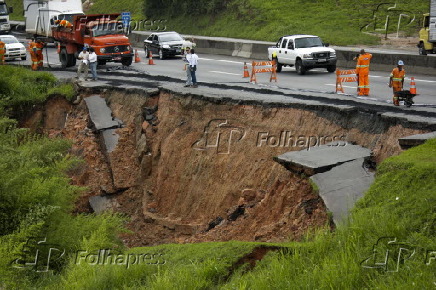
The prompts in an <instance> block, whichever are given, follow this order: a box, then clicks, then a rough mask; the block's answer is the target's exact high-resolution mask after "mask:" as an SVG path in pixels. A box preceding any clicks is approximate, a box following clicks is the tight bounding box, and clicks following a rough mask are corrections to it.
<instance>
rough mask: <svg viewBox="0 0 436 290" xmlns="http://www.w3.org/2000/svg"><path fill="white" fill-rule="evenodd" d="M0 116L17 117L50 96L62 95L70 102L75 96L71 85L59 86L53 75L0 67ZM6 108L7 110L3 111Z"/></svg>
mask: <svg viewBox="0 0 436 290" xmlns="http://www.w3.org/2000/svg"><path fill="white" fill-rule="evenodd" d="M0 74H1V75H2V78H1V79H0V114H1V112H3V113H5V110H8V111H9V116H15V117H19V116H20V115H22V114H23V113H25V112H26V110H28V109H29V108H31V106H32V105H37V104H42V103H44V102H45V101H46V100H47V98H48V97H49V96H50V95H54V94H55V95H62V96H64V97H65V98H67V99H68V100H72V99H73V98H74V96H75V95H76V92H75V90H74V87H73V86H72V84H65V83H64V84H60V83H58V81H57V79H56V78H55V77H54V75H53V74H51V73H48V72H36V71H32V70H30V69H27V68H23V67H19V66H12V65H4V66H0ZM5 108H7V109H5Z"/></svg>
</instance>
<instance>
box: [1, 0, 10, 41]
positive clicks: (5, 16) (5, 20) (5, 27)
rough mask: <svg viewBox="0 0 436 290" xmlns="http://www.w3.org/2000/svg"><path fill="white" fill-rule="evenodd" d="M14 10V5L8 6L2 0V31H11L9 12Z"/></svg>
mask: <svg viewBox="0 0 436 290" xmlns="http://www.w3.org/2000/svg"><path fill="white" fill-rule="evenodd" d="M12 11H13V10H12V7H8V6H7V5H6V2H5V1H4V0H0V33H9V32H10V31H11V23H10V22H9V14H10V13H12Z"/></svg>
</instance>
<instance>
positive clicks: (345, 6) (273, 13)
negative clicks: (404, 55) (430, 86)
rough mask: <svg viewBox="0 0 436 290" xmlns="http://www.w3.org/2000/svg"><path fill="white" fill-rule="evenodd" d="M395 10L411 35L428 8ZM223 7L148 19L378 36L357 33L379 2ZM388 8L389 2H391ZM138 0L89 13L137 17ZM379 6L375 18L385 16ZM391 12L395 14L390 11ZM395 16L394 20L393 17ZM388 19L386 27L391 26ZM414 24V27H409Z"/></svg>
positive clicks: (216, 32) (235, 31)
mask: <svg viewBox="0 0 436 290" xmlns="http://www.w3.org/2000/svg"><path fill="white" fill-rule="evenodd" d="M396 2H397V8H398V9H399V10H401V11H407V13H408V14H409V15H413V14H415V15H416V16H417V21H416V22H414V23H413V24H412V25H409V26H408V27H405V26H402V29H405V30H408V31H409V32H410V31H411V33H412V34H413V33H415V31H416V25H418V22H419V21H418V20H419V19H420V18H421V16H420V15H421V14H422V13H423V12H427V10H428V6H429V4H428V1H427V0H416V1H413V2H411V1H407V0H399V1H396ZM228 3H229V4H228V5H227V9H225V10H223V11H217V12H216V13H214V14H213V15H201V16H195V17H187V16H185V15H180V14H178V15H167V14H166V9H165V8H163V9H162V11H161V12H160V13H159V14H158V15H153V16H152V17H150V18H151V19H153V20H157V19H165V20H166V21H167V22H166V23H167V30H176V31H179V32H181V33H186V34H196V35H209V36H226V37H237V38H247V39H256V40H265V41H275V40H277V38H278V37H280V36H282V35H284V34H298V33H309V34H316V35H319V36H321V37H322V38H323V39H324V41H326V42H330V43H332V44H336V45H351V44H373V43H375V42H377V40H378V38H375V37H374V36H371V35H368V34H364V33H361V32H360V27H362V26H364V25H365V24H367V23H369V22H370V20H371V19H372V13H373V12H372V11H373V10H374V9H375V7H376V6H377V5H378V4H379V3H380V1H375V0H366V1H357V0H326V1H299V0H294V1H279V0H271V1H262V0H242V1H241V0H239V1H228ZM391 6H392V5H391ZM142 7H143V5H142V1H141V2H139V1H134V0H124V1H119V2H117V4H115V3H113V2H110V3H109V4H108V1H107V0H105V1H103V0H95V5H94V6H93V8H92V10H91V11H92V12H98V13H100V12H120V11H132V12H133V14H134V15H135V16H137V17H143V16H142V12H143V8H142ZM386 9H387V8H381V9H380V11H382V12H381V13H379V15H380V19H385V15H383V13H384V12H383V11H386ZM391 13H396V12H391ZM394 19H395V20H394ZM397 19H398V18H395V17H392V18H391V26H390V28H391V30H392V32H393V29H394V28H395V27H396V25H397ZM415 24H416V25H415Z"/></svg>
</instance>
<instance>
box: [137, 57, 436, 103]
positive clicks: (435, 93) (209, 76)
mask: <svg viewBox="0 0 436 290" xmlns="http://www.w3.org/2000/svg"><path fill="white" fill-rule="evenodd" d="M138 53H139V55H140V57H141V60H142V63H139V64H133V67H139V68H140V69H141V70H145V71H147V72H148V73H150V74H153V75H166V76H171V77H175V78H180V79H185V72H184V71H183V70H182V68H183V62H182V60H181V58H180V57H175V58H169V59H165V60H159V59H156V58H153V61H154V63H155V64H156V65H154V66H149V65H147V64H146V62H147V61H148V60H147V58H145V55H144V52H143V51H142V49H141V50H138ZM199 57H200V60H199V67H198V71H197V78H198V80H199V82H205V83H220V84H237V85H244V86H249V87H271V88H285V89H289V90H304V91H316V92H326V93H332V92H334V91H335V86H336V75H335V74H334V73H328V72H327V71H326V70H325V69H314V70H311V71H308V72H307V73H306V75H303V76H300V75H298V74H297V73H296V72H295V69H294V68H289V67H285V68H283V71H282V72H281V73H278V74H277V78H278V82H277V83H276V82H272V83H270V82H269V77H270V74H269V73H263V74H257V81H258V84H257V85H255V84H250V83H249V79H244V78H242V75H243V66H244V62H247V59H243V58H237V57H229V56H221V55H202V54H201V53H200V54H199ZM248 67H249V70H251V66H250V65H249V66H248ZM405 67H406V72H407V64H406V66H405ZM411 76H412V75H409V76H408V77H407V78H406V82H405V87H406V89H407V88H409V84H410V77H411ZM413 77H415V82H416V86H417V89H418V93H419V96H417V97H415V102H416V104H417V105H436V79H435V78H434V77H432V76H425V75H413ZM388 83H389V73H388V72H377V71H372V72H371V75H370V85H371V93H370V96H369V97H359V96H357V93H356V90H357V84H356V83H344V84H343V87H344V90H345V93H346V94H349V95H350V97H352V98H361V99H366V98H369V99H372V100H377V101H380V102H386V103H392V89H390V88H389V87H388Z"/></svg>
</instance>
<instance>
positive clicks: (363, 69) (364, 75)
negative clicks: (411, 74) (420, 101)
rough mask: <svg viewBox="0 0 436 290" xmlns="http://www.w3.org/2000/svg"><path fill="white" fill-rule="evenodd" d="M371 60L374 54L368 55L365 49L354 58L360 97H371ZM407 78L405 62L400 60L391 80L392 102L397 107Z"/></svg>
mask: <svg viewBox="0 0 436 290" xmlns="http://www.w3.org/2000/svg"><path fill="white" fill-rule="evenodd" d="M371 58H372V54H370V53H367V52H366V51H365V50H364V49H362V50H360V54H359V55H358V56H356V57H355V58H354V60H357V65H356V75H357V94H358V95H359V96H369V64H370V62H371ZM405 77H406V71H405V70H404V62H403V61H402V60H400V61H398V65H397V67H396V68H394V69H393V70H392V72H391V75H390V78H389V87H390V88H392V90H393V97H392V102H393V104H394V105H395V106H399V105H400V102H399V97H398V94H397V92H399V91H402V90H403V86H404V78H405Z"/></svg>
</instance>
